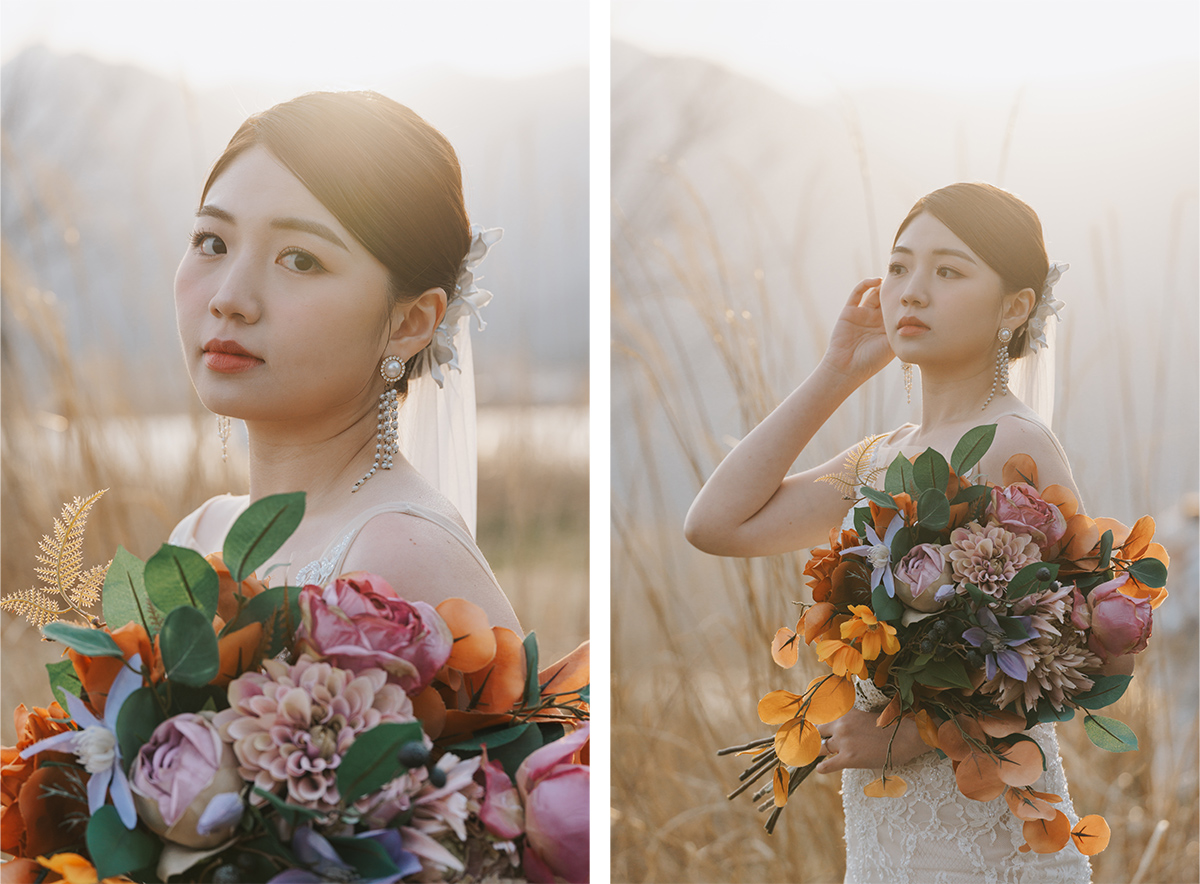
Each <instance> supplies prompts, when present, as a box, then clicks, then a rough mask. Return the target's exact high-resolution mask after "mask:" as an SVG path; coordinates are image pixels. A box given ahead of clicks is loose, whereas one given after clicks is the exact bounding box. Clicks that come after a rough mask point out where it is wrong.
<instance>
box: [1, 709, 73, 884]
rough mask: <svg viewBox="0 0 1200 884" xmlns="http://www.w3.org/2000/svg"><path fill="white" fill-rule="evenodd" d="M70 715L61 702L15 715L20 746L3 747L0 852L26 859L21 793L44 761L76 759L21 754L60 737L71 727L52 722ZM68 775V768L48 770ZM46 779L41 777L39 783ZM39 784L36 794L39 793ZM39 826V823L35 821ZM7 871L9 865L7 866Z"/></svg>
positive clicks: (56, 754)
mask: <svg viewBox="0 0 1200 884" xmlns="http://www.w3.org/2000/svg"><path fill="white" fill-rule="evenodd" d="M67 717H68V716H67V713H66V712H64V711H63V709H62V707H61V706H59V705H58V703H51V704H50V705H49V707H47V708H42V707H40V706H35V707H34V708H33V709H32V710H30V709H27V708H25V704H24V703H22V704H21V705H20V706H18V707H17V708H16V710H15V711H14V713H13V722H14V724H15V725H16V731H17V745H16V746H11V747H10V746H5V747H3V748H0V761H2V762H3V767H2V768H0V850H3V851H4V852H5V853H11V854H13V855H14V856H26V855H27V853H26V841H27V838H26V831H25V818H24V816H23V814H22V811H21V802H20V799H21V793H22V791H23V790H24V789H25V787H26V786H27V785H28V784H29V781H30V779H31V778H32V777H33V776H34V774H35V773H36V772H37V771H38V770H39V767H40V765H41V763H42V762H43V761H57V762H62V763H70V762H73V761H74V756H73V755H72V754H71V753H69V752H39V753H38V754H37V755H34V756H33V757H32V758H21V752H22V750H24V749H25V748H26V747H27V746H31V745H33V744H34V743H36V742H38V741H39V740H44V739H46V738H47V737H52V736H54V735H55V734H60V733H62V732H63V731H65V730H68V727H67V726H66V725H65V724H60V723H58V722H57V721H52V720H51V719H55V718H59V719H66V718H67ZM47 770H58V771H60V772H64V771H65V769H64V768H47ZM41 779H44V776H43V777H41V778H39V781H40V780H41ZM37 790H38V789H37V783H36V782H35V790H34V791H35V793H36V792H37ZM35 823H36V821H35ZM39 852H41V851H39ZM5 868H7V866H6V867H5Z"/></svg>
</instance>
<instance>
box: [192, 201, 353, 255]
mask: <svg viewBox="0 0 1200 884" xmlns="http://www.w3.org/2000/svg"><path fill="white" fill-rule="evenodd" d="M205 216H207V217H210V218H217V219H219V220H221V221H225V222H227V223H229V224H237V221H236V220H235V219H234V217H233V215H231V214H230V213H229V212H226V211H225V210H224V209H222V208H221V207H219V206H214V205H212V204H210V203H205V204H204V205H203V206H201V207H200V208H199V209H197V210H196V217H197V218H200V217H205ZM271 226H272V227H274V228H275V229H276V230H298V231H300V232H301V233H311V234H313V235H314V236H319V237H321V239H324V240H326V241H328V242H330V243H332V244H333V245H335V246H337V247H338V248H340V249H344V250H345V251H347V252H348V251H350V249H349V248H347V247H346V244H345V243H344V242H342V238H341V237H340V236H338V235H337V234H336V233H334V232H333V231H332V230H330V229H329V228H328V227H326V226H325V225H324V224H322V223H321V222H319V221H310V220H308V219H307V218H291V217H288V218H272V219H271Z"/></svg>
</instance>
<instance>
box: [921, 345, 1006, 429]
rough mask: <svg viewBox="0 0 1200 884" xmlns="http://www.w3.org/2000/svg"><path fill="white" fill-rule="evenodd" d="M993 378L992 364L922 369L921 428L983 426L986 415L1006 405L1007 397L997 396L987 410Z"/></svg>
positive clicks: (1004, 407)
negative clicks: (957, 425)
mask: <svg viewBox="0 0 1200 884" xmlns="http://www.w3.org/2000/svg"><path fill="white" fill-rule="evenodd" d="M995 376H996V367H995V362H994V361H990V362H987V363H983V362H979V363H975V364H971V365H962V364H959V365H955V366H949V367H941V366H921V427H922V428H923V429H925V430H930V429H936V428H937V427H940V426H943V425H947V424H959V423H967V422H974V423H976V424H979V423H986V422H987V419H988V416H989V415H992V414H996V413H1000V412H1002V411H1004V410H1006V408H1007V407H1008V406H1009V404H1010V399H1009V396H1011V394H1009V396H1004V395H1002V391H1001V390H1000V389H999V388H997V390H996V395H995V396H993V397H992V401H991V402H989V403H988V405H987V407H986V408H984V407H983V405H984V403H985V402H987V400H988V394H989V393H991V390H992V382H993V380H994V379H995Z"/></svg>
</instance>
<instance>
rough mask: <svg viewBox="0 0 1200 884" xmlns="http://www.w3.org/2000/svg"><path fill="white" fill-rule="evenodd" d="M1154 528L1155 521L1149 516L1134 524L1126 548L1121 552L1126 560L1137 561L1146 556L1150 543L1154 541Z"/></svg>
mask: <svg viewBox="0 0 1200 884" xmlns="http://www.w3.org/2000/svg"><path fill="white" fill-rule="evenodd" d="M1154 527H1155V526H1154V519H1152V518H1150V517H1149V516H1142V517H1141V518H1140V519H1138V520H1137V521H1136V522H1134V523H1133V527H1132V528H1131V529H1130V530H1129V537H1128V538H1126V540H1125V547H1124V548H1123V549H1122V550H1121V553H1122V555H1123V556H1124V558H1127V559H1134V560H1137V559H1140V558H1142V556H1144V555H1146V551H1147V550H1148V549H1149V548H1150V541H1152V540H1153V539H1154Z"/></svg>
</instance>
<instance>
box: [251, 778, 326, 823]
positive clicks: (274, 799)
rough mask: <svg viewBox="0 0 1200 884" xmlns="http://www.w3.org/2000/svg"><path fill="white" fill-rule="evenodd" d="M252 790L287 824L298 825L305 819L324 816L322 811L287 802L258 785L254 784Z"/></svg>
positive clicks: (315, 818)
mask: <svg viewBox="0 0 1200 884" xmlns="http://www.w3.org/2000/svg"><path fill="white" fill-rule="evenodd" d="M253 792H254V794H255V795H258V796H260V797H262V798H265V799H267V803H268V804H270V805H271V806H272V807H273V808H275V809H276V810H277V811H279V816H280V817H281V818H282V819H283V821H284V822H285V823H287V824H288V825H289V826H299V825H302V824H303V823H304V822H306V821H307V820H317V819H321V818H322V817H324V816H325V813H324V812H323V811H320V810H315V809H313V808H311V807H301V806H300V805H298V804H289V803H288V802H286V801H284V800H283V799H282V798H280V797H279V796H278V795H276V794H275V793H274V792H268V791H267V790H266V789H263V788H260V787H259V786H255V787H254V789H253Z"/></svg>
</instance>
